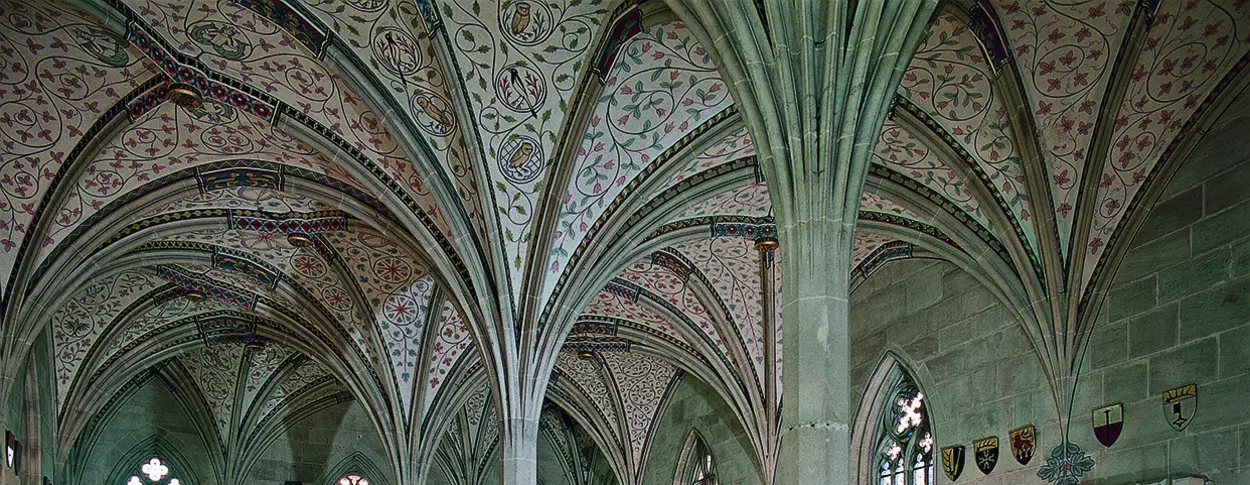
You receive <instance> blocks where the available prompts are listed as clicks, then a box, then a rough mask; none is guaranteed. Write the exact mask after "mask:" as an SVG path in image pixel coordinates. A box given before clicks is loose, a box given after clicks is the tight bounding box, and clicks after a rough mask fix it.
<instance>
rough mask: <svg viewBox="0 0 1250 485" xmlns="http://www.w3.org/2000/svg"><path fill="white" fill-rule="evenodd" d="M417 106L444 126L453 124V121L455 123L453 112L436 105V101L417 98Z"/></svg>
mask: <svg viewBox="0 0 1250 485" xmlns="http://www.w3.org/2000/svg"><path fill="white" fill-rule="evenodd" d="M417 107H419V108H421V111H424V112H425V114H427V115H429V116H430V119H432V120H434V122H435V123H438V124H439V125H441V126H442V127H450V126H452V123H454V121H453V119H452V117H451V113H449V112H448V111H447V110H445V109H443V108H440V107H438V106H436V105H434V103H431V102H430V100H429V99H428V98H425V97H420V98H417Z"/></svg>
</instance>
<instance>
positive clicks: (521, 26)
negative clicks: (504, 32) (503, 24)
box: [511, 2, 531, 37]
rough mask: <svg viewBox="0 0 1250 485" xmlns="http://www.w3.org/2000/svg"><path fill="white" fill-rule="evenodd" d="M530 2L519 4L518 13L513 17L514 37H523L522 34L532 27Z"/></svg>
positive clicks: (517, 6)
mask: <svg viewBox="0 0 1250 485" xmlns="http://www.w3.org/2000/svg"><path fill="white" fill-rule="evenodd" d="M530 9H531V7H530V4H529V2H517V3H516V11H515V12H514V13H513V15H512V29H511V30H512V35H514V36H517V37H521V33H522V32H525V29H526V28H528V27H529V26H530Z"/></svg>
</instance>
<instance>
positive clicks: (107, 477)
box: [61, 379, 216, 485]
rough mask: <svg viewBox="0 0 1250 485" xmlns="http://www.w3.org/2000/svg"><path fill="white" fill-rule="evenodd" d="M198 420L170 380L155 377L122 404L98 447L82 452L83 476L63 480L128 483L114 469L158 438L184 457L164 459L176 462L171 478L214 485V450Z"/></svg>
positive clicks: (92, 483)
mask: <svg viewBox="0 0 1250 485" xmlns="http://www.w3.org/2000/svg"><path fill="white" fill-rule="evenodd" d="M192 423H193V421H192V420H191V417H190V416H189V415H188V414H187V412H186V410H185V409H183V407H182V405H180V404H179V403H178V400H177V398H175V397H174V396H173V394H171V393H170V392H169V389H168V388H167V387H165V384H164V383H162V382H161V381H160V380H159V379H151V380H149V381H148V382H147V383H146V384H144V385H143V386H141V387H140V388H139V389H138V390H136V391H135V393H134V394H132V395H130V396H129V398H128V399H126V400H125V401H124V402H122V403H121V404H120V407H119V409H118V410H117V412H116V413H115V414H114V415H113V418H112V419H110V420H109V422H108V423H107V424H105V425H104V428H103V429H101V430H100V435H99V438H98V439H97V440H96V441H95V443H93V446H91V447H90V448H89V449H87V450H79V451H81V452H84V453H85V456H84V458H83V459H84V462H83V466H82V468H81V469H82V471H83V472H82V475H81V476H79V477H72V476H71V477H65V478H62V479H61V480H62V481H64V482H65V483H71V484H73V483H78V484H84V485H95V484H118V485H120V484H123V483H126V482H125V480H124V478H125V477H120V476H113V475H112V473H113V472H114V471H115V470H116V469H117V468H118V467H119V465H121V464H122V463H123V462H124V461H128V460H126V459H127V457H129V456H130V454H131V450H132V449H134V448H135V447H136V446H139V445H141V444H142V443H145V442H147V441H148V440H151V439H152V438H154V437H155V438H159V439H161V440H163V441H164V442H165V443H167V444H168V445H169V446H170V447H171V448H173V449H175V450H177V451H178V453H179V454H180V456H181V458H182V459H183V460H182V461H177V462H173V461H172V457H162V458H165V459H166V460H171V463H170V465H171V468H172V471H171V476H175V477H180V478H181V480H187V482H185V483H188V485H190V484H191V483H194V484H195V485H214V484H215V481H216V480H215V478H214V477H215V475H214V471H213V469H212V465H211V463H210V462H209V460H208V450H207V448H205V445H204V442H203V441H202V440H201V438H200V434H199V433H198V432H197V431H196V428H195V425H194V424H192ZM136 465H137V463H136ZM119 480H120V481H119Z"/></svg>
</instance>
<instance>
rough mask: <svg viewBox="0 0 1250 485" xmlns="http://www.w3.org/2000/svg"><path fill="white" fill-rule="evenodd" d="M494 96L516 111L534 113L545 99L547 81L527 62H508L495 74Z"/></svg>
mask: <svg viewBox="0 0 1250 485" xmlns="http://www.w3.org/2000/svg"><path fill="white" fill-rule="evenodd" d="M495 96H496V97H497V98H499V101H501V102H502V103H503V104H504V106H507V107H508V109H511V110H512V111H516V112H518V113H534V112H536V111H537V110H539V109H540V108H542V106H543V103H545V102H546V101H547V83H546V82H543V77H542V74H540V73H539V72H538V71H537V70H535V69H534V68H533V67H530V66H529V65H527V64H520V63H517V64H509V65H507V66H504V68H503V69H500V70H499V73H498V74H496V75H495Z"/></svg>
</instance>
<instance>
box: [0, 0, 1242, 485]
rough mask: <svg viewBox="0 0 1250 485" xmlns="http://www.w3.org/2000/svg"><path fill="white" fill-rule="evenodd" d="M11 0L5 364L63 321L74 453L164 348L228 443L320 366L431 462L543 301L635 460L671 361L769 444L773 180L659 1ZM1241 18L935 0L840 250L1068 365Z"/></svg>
mask: <svg viewBox="0 0 1250 485" xmlns="http://www.w3.org/2000/svg"><path fill="white" fill-rule="evenodd" d="M0 14H2V15H0V18H4V19H5V20H4V21H2V22H0V32H3V36H2V37H3V43H0V133H2V135H3V136H2V137H0V146H3V152H2V155H3V160H0V163H2V166H0V277H3V278H4V285H3V287H2V288H0V305H3V309H4V315H5V317H4V320H3V323H4V325H5V328H6V329H12V331H11V332H9V333H7V334H6V338H7V339H8V340H6V342H5V347H4V348H5V349H7V350H6V352H7V353H6V354H5V356H4V357H5V359H6V361H5V363H4V365H5V366H6V368H13V366H15V365H16V363H18V362H22V361H23V359H24V356H25V347H23V345H28V344H25V342H33V341H34V340H35V338H34V337H35V336H37V335H39V334H41V333H43V332H44V331H45V330H49V331H50V334H49V335H50V342H49V344H50V345H51V347H52V354H53V355H54V356H55V357H54V363H53V371H54V375H55V377H56V391H57V400H56V402H57V406H58V414H59V416H60V427H59V429H60V430H61V434H62V445H63V446H65V447H66V448H63V449H61V450H59V452H60V453H66V452H68V448H69V447H70V446H71V445H72V443H73V442H74V440H75V439H77V438H78V435H79V433H81V431H82V430H83V429H84V428H85V427H87V425H88V422H89V421H90V420H91V419H92V417H93V416H95V415H96V414H97V412H98V411H99V410H100V409H102V408H103V407H105V406H106V405H107V403H109V402H110V401H111V400H113V399H116V398H117V396H119V395H121V394H124V393H125V392H126V389H129V388H130V387H132V386H133V382H134V379H135V378H136V376H141V375H146V374H144V373H145V372H151V369H164V370H162V372H165V373H169V374H170V375H176V376H182V378H185V379H188V380H190V381H191V382H195V383H197V386H195V389H198V390H199V392H200V394H201V395H202V396H203V399H204V403H205V404H204V409H205V410H206V413H208V414H207V415H210V416H212V417H213V419H214V420H215V422H216V425H217V428H216V430H217V433H218V435H219V436H220V437H223V441H222V443H223V446H226V445H225V443H226V441H224V437H225V436H227V435H229V434H230V433H235V432H240V431H246V430H247V429H248V426H252V425H255V423H258V422H259V421H263V420H265V419H267V418H266V417H267V416H268V415H269V414H270V413H271V412H272V411H273V410H274V409H278V408H281V406H282V403H283V402H285V401H283V399H287V398H290V397H293V396H296V395H297V394H299V390H300V389H302V388H305V387H308V386H309V385H311V383H314V382H322V381H323V380H324V381H325V382H327V383H330V382H332V384H326V385H325V386H323V388H322V389H323V391H324V392H325V393H330V394H333V393H337V392H340V391H347V392H350V394H352V395H354V396H355V397H356V398H357V399H358V400H359V401H360V402H361V403H362V405H364V406H365V407H366V409H367V410H368V413H369V414H370V416H371V418H372V419H373V420H374V421H375V422H376V423H377V424H378V428H379V429H380V430H383V431H384V434H388V435H390V436H388V438H387V439H388V440H389V441H388V443H387V444H388V446H389V447H390V448H391V450H390V452H391V453H392V455H393V456H392V458H393V459H394V460H395V461H396V462H397V463H400V462H403V461H404V460H405V457H410V456H413V455H414V454H422V453H425V454H433V453H435V450H436V449H437V447H438V437H439V436H441V435H442V434H443V433H444V431H446V430H451V434H456V433H460V434H471V435H473V436H477V435H478V434H480V433H479V431H477V429H478V428H477V427H478V424H472V425H471V427H472V430H470V429H469V426H470V423H472V422H474V420H475V419H476V420H477V421H481V420H482V419H483V418H482V413H483V412H484V411H481V409H482V407H483V406H486V405H485V404H484V402H485V399H487V398H485V397H483V396H485V395H484V394H482V393H481V392H480V389H481V388H482V376H483V375H484V374H485V373H486V372H487V370H486V369H485V368H486V367H488V366H487V365H484V362H483V357H485V358H487V359H488V360H490V359H493V358H494V357H491V356H492V355H494V354H495V353H497V349H496V348H495V343H496V342H498V341H500V338H501V337H500V335H505V334H506V332H508V331H511V330H510V329H508V328H507V327H508V325H505V322H510V321H516V322H525V325H527V326H528V327H526V328H532V329H534V331H535V332H547V333H551V335H549V336H546V337H544V340H543V342H545V343H547V344H548V345H549V346H550V347H551V350H552V351H553V352H554V351H556V350H559V355H558V357H556V358H555V374H554V375H555V376H556V377H554V378H553V381H552V384H551V387H550V388H549V389H550V392H549V393H548V397H549V398H550V399H551V400H552V401H553V402H555V403H557V404H558V405H559V406H561V407H562V408H563V409H565V411H566V412H568V413H569V415H571V416H573V417H574V419H575V420H577V421H578V422H579V423H580V424H581V425H582V426H583V427H584V428H585V429H586V430H587V432H588V433H589V434H590V435H591V437H592V438H593V440H594V441H595V442H596V444H598V445H599V446H600V448H601V449H602V450H604V453H605V456H607V457H609V460H610V461H611V462H612V467H613V471H614V472H615V473H617V475H618V477H620V478H621V480H622V482H623V483H624V482H634V483H637V482H638V481H639V480H641V471H642V470H641V467H642V465H643V464H644V463H645V461H646V456H647V453H648V443H649V441H648V437H649V436H650V433H651V432H652V431H653V428H654V426H655V423H656V421H657V416H658V415H659V413H660V412H661V411H662V409H663V405H664V398H665V396H666V393H667V389H669V388H670V387H671V386H672V383H673V382H676V381H677V380H678V379H681V378H697V379H700V380H704V381H706V382H708V383H710V384H711V385H712V386H713V388H715V389H716V390H717V392H718V393H720V394H721V396H722V397H723V398H724V399H725V400H726V402H727V403H729V405H730V407H731V408H732V409H734V411H735V413H737V414H738V419H739V421H740V422H741V423H742V425H743V427H744V429H745V430H746V431H747V435H748V436H749V439H750V441H751V444H752V446H754V447H755V452H756V455H757V459H758V460H759V463H760V464H761V468H762V469H771V465H772V463H773V460H775V457H776V452H777V448H776V437H777V425H778V409H779V406H780V396H781V390H780V382H781V381H780V375H779V374H780V372H781V370H780V368H779V367H780V365H779V362H780V361H779V355H780V353H781V352H782V351H783V349H781V348H780V341H781V339H780V337H779V335H780V329H781V324H780V319H781V317H780V311H779V306H780V305H779V304H778V302H779V301H780V295H781V292H782V291H783V289H782V285H781V275H780V266H779V265H778V264H777V260H778V258H779V257H780V256H779V254H778V253H777V252H776V251H774V249H775V247H776V246H775V244H772V243H773V242H774V241H775V239H774V238H775V235H776V228H775V226H774V225H773V211H772V204H771V200H770V198H769V185H768V181H767V180H763V177H762V176H761V175H760V173H761V171H760V170H759V168H758V167H757V166H756V158H755V150H756V147H755V145H754V144H753V142H752V137H751V135H750V133H749V132H748V130H747V127H746V123H745V122H744V120H743V119H742V118H741V115H740V114H739V113H738V110H737V108H736V107H735V105H734V100H733V96H732V95H731V91H732V89H731V88H732V84H731V83H732V80H731V79H726V77H727V76H726V75H725V74H724V73H722V72H720V71H718V69H717V66H716V60H715V59H714V58H713V55H712V53H711V52H709V51H708V50H707V49H705V48H704V46H703V44H702V42H703V41H705V40H706V39H699V38H697V37H696V35H695V34H694V33H693V32H692V29H689V28H687V27H686V25H684V24H683V23H682V19H679V18H676V17H675V16H674V15H673V14H672V13H671V12H669V11H668V10H667V9H666V8H665V7H664V6H663V5H662V4H661V2H660V1H658V0H651V1H649V2H641V3H638V2H632V1H630V2H614V1H610V0H582V1H568V0H557V1H553V2H545V3H538V2H528V1H495V0H477V1H472V2H452V1H446V2H437V1H433V2H432V1H429V0H416V1H415V2H414V1H388V0H330V1H324V2H303V1H294V0H290V1H283V0H246V1H238V2H236V1H232V0H191V1H187V0H178V1H173V0H99V1H86V0H84V1H83V2H81V3H79V4H78V5H77V6H76V7H75V6H69V5H66V4H58V3H52V2H42V1H25V0H8V1H5V2H4V3H0ZM1247 32H1250V4H1247V2H1244V1H1236V2H1232V4H1231V5H1229V4H1228V3H1227V2H1212V1H1202V0H1186V1H1181V0H1164V1H1162V2H1147V1H1143V2H1135V1H1120V2H1117V1H1108V0H1091V1H1082V2H1069V3H1064V4H1056V3H1052V2H1045V1H1041V0H1012V1H1010V2H1008V1H1004V0H995V1H994V2H992V3H975V4H974V3H971V2H967V3H964V2H959V1H952V2H949V3H947V4H944V6H943V8H942V9H941V10H940V11H939V13H938V15H936V16H935V18H934V19H933V22H932V27H931V30H930V32H929V34H928V36H927V38H926V39H925V40H924V41H923V43H922V45H921V46H920V48H919V50H918V52H917V54H916V56H915V58H914V59H913V60H912V62H911V64H910V66H909V67H908V69H907V70H906V71H905V72H904V73H903V74H902V80H901V85H900V86H899V88H898V92H897V97H896V106H895V108H894V109H893V110H892V114H891V116H890V119H889V120H887V121H886V123H885V125H884V126H882V127H881V129H880V136H879V138H878V140H879V141H878V144H877V147H876V148H875V150H874V151H873V155H872V156H873V160H872V164H871V168H870V170H869V174H868V179H867V183H866V185H865V186H864V188H863V199H862V201H861V206H860V212H859V217H860V223H859V226H858V229H857V231H858V232H857V233H856V235H855V245H854V246H855V247H854V248H853V258H852V261H853V271H852V273H851V274H850V275H848V277H849V278H851V279H852V281H853V282H859V281H862V280H863V279H864V278H867V277H869V276H870V275H871V273H872V271H873V270H874V269H876V268H877V267H879V266H880V265H881V264H883V263H884V262H887V261H889V260H891V259H896V258H903V257H933V258H943V259H948V260H950V261H952V262H954V263H956V264H958V265H960V266H961V267H963V268H965V269H966V270H968V271H969V272H971V273H973V274H974V275H975V276H977V277H978V278H979V279H981V280H982V281H984V282H986V283H987V284H988V285H990V286H991V287H993V288H994V289H995V291H996V293H997V294H999V296H1000V297H1001V298H1002V299H1004V300H1005V301H1009V302H1012V301H1015V302H1017V304H1016V308H1017V310H1018V312H1019V314H1020V315H1021V319H1022V321H1024V322H1025V325H1026V329H1027V330H1028V331H1029V332H1030V335H1031V336H1032V337H1033V338H1034V340H1035V342H1036V345H1037V346H1038V348H1039V351H1040V353H1041V354H1042V355H1043V356H1044V360H1046V361H1047V362H1048V364H1046V365H1050V366H1052V367H1055V366H1059V365H1061V361H1063V360H1065V359H1068V360H1070V359H1072V355H1071V352H1070V351H1069V350H1070V349H1072V348H1076V347H1077V346H1076V345H1075V342H1077V341H1079V337H1075V338H1066V340H1065V338H1058V337H1055V336H1054V335H1079V334H1080V333H1081V331H1082V326H1083V325H1085V326H1087V325H1086V324H1083V323H1082V322H1083V320H1082V319H1081V318H1059V317H1057V316H1056V315H1053V314H1046V313H1045V312H1041V313H1036V312H1038V310H1037V309H1036V308H1032V305H1030V303H1031V302H1033V301H1038V299H1039V298H1043V299H1044V298H1046V297H1051V298H1057V297H1058V296H1059V295H1069V294H1070V295H1074V296H1073V297H1072V298H1073V299H1072V300H1071V302H1072V304H1073V307H1085V306H1087V305H1090V304H1091V303H1090V296H1089V295H1090V293H1091V292H1093V291H1094V288H1096V287H1097V285H1098V284H1099V281H1101V280H1103V279H1106V278H1108V276H1107V274H1108V272H1112V273H1113V272H1114V270H1113V268H1114V264H1115V250H1116V248H1117V247H1118V246H1117V245H1120V246H1122V245H1123V242H1122V240H1123V239H1125V237H1126V236H1125V232H1126V231H1127V229H1126V227H1129V226H1130V224H1129V223H1130V220H1131V217H1132V214H1133V213H1134V211H1135V210H1137V209H1138V208H1140V207H1141V206H1142V204H1143V203H1144V202H1143V201H1144V200H1148V198H1149V197H1148V196H1149V191H1150V190H1152V189H1153V188H1155V187H1159V186H1161V185H1162V184H1161V183H1160V182H1158V181H1159V180H1160V179H1162V180H1166V178H1167V177H1169V176H1170V173H1171V172H1170V170H1174V166H1175V164H1176V163H1178V160H1176V157H1175V156H1173V154H1174V153H1175V152H1177V151H1178V150H1180V151H1183V144H1182V141H1183V139H1184V136H1183V135H1184V134H1185V133H1187V132H1190V131H1194V130H1200V129H1201V126H1202V122H1203V120H1204V116H1205V115H1206V113H1207V112H1208V111H1209V109H1208V108H1209V106H1211V105H1212V104H1214V103H1217V101H1218V99H1219V97H1220V95H1221V94H1222V93H1223V89H1224V87H1225V86H1227V85H1229V84H1230V83H1236V82H1242V81H1241V79H1242V78H1243V77H1244V76H1241V73H1242V71H1243V68H1244V67H1245V64H1246V63H1247V61H1246V59H1247V57H1246V52H1247V50H1248V49H1250V34H1248V33H1247ZM174 88H186V89H189V90H191V91H193V92H195V93H197V94H198V96H199V97H200V98H202V100H201V101H200V102H198V103H187V102H178V101H179V100H177V99H171V92H173V91H172V90H173V89H174ZM175 98H176V96H175ZM293 234H294V235H296V236H300V237H299V238H291V237H290V236H292V235H293ZM782 244H784V241H782ZM1108 268H1111V269H1108ZM1095 306H1096V305H1095ZM492 315H495V317H492ZM505 317H506V318H505ZM570 326H571V327H570ZM570 328H571V330H569V329H570ZM1054 329H1058V331H1057V332H1052V330H1054ZM544 335H546V334H544ZM566 336H567V339H565V337H566ZM1065 349H1068V350H1065ZM483 350H484V351H483ZM243 368H246V369H247V370H246V371H243V372H242V373H239V372H236V370H237V369H243ZM226 375H228V376H235V375H244V376H246V379H244V381H245V382H233V381H232V380H231V379H233V377H231V378H228V379H227V378H219V377H221V376H226ZM331 390H333V391H332V392H331ZM327 395H328V394H327ZM236 396H243V399H242V400H239V399H237V398H236ZM275 400H276V401H275ZM288 400H289V399H288ZM465 402H469V403H470V405H471V406H477V408H475V409H476V410H469V411H465V410H463V409H462V408H463V407H464V403H465ZM237 403H242V408H240V409H233V408H232V407H233V406H236V405H238V404H237ZM473 403H477V404H473ZM486 407H489V406H486ZM465 413H467V414H465ZM475 413H476V414H475ZM474 415H476V416H477V417H476V418H474V417H473V416H474ZM457 416H459V417H457ZM249 423H251V424H249ZM483 432H485V431H483ZM412 437H416V438H412ZM474 439H476V438H474ZM471 441H472V440H471ZM472 442H475V443H476V441H472Z"/></svg>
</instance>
